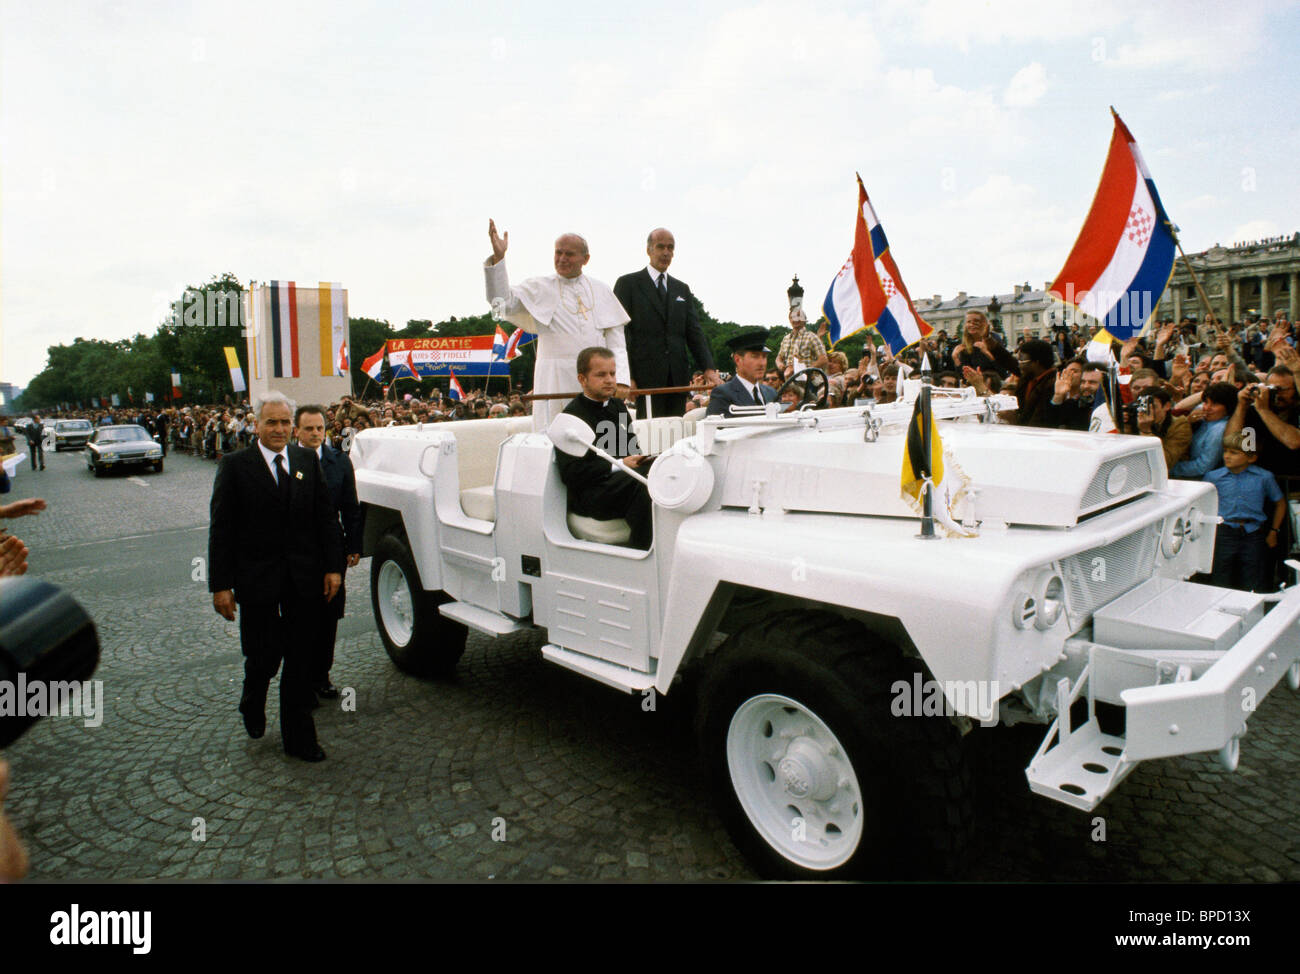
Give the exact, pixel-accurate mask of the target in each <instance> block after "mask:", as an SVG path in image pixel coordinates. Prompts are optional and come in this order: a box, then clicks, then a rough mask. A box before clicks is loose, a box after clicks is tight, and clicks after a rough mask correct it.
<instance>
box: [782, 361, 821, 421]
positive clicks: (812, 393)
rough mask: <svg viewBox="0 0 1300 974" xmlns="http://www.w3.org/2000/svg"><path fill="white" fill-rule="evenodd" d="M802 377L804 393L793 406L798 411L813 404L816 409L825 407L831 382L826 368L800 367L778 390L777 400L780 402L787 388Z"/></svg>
mask: <svg viewBox="0 0 1300 974" xmlns="http://www.w3.org/2000/svg"><path fill="white" fill-rule="evenodd" d="M805 376H807V378H806V379H804V377H805ZM800 379H804V382H803V395H802V396H801V397H800V399H799V401H798V402H797V403H795V404H794V405H793V406H792V407H791V408H792V409H793V410H794V411H795V412H798V411H799V410H801V409H803V407H804V406H806V405H809V404H811V405H812V407H813V408H814V409H825V408H826V394H827V392H828V391H829V390H830V384H831V382H830V379H829V377H827V375H826V372H825V370H824V369H815V368H808V369H800V370H799V371H798V372H796V373H794V375H792V376H790V378H788V379H786V380H785V382H783V383H782V384H781V388H780V389H778V390H777V391H776V401H777V402H780V401H781V397H782V396H784V395H785V393H786V390H787V389H789V388H790V387H791V386H793V385H794V384H795V383H796V382H798V381H799V380H800Z"/></svg>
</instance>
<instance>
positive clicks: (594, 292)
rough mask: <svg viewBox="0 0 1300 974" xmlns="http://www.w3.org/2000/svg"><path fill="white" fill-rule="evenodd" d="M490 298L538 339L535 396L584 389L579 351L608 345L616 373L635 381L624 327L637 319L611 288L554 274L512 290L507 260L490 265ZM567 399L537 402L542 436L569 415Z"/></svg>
mask: <svg viewBox="0 0 1300 974" xmlns="http://www.w3.org/2000/svg"><path fill="white" fill-rule="evenodd" d="M483 274H484V277H485V278H486V280H487V298H488V301H489V302H490V303H491V304H492V306H493V308H494V309H495V310H496V313H497V315H498V317H500V318H503V319H505V320H506V321H508V322H510V323H511V324H512V325H515V326H516V327H518V328H522V329H523V330H524V331H527V332H532V333H534V334H535V335H537V367H536V368H535V369H534V371H533V392H534V393H535V394H538V395H542V394H545V393H548V392H573V393H577V392H578V391H579V390H578V353H579V352H581V351H582V350H583V349H584V348H590V347H591V346H593V345H602V346H604V347H605V348H608V349H609V350H610V351H611V352H613V353H614V374H615V377H616V378H617V379H618V382H619V384H620V385H629V384H630V383H631V372H630V370H629V369H628V365H627V342H626V341H625V340H624V338H623V326H624V325H626V324H627V323H628V322H629V321H631V320H632V319H631V318H629V317H628V314H627V312H626V311H624V310H623V306H622V305H621V304H619V303H618V298H616V297H614V292H613V291H611V290H610V289H609V287H608V285H605V284H602V283H601V282H600V281H597V280H595V279H594V278H590V277H588V276H587V275H586V274H579V275H578V276H577V277H574V278H567V277H561V276H560V275H559V274H548V275H546V276H545V277H530V278H529V279H528V280H526V281H524V282H523V283H522V284H515V285H513V286H511V284H510V280H509V278H507V277H506V262H505V261H504V260H499V261H497V262H496V263H495V264H493V263H491V262H490V261H484V263H483ZM567 405H568V401H567V400H564V399H538V400H534V401H533V429H535V430H538V431H539V432H540V431H542V430H545V429H546V428H547V427H548V426H550V425H551V420H553V419H554V418H555V417H556V416H558V415H560V413H562V412H563V411H564V407H565V406H567Z"/></svg>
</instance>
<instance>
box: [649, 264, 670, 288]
mask: <svg viewBox="0 0 1300 974" xmlns="http://www.w3.org/2000/svg"><path fill="white" fill-rule="evenodd" d="M645 272H646V273H647V274H649V275H650V283H651V284H653V285H654V286H655V287H658V286H659V275H660V274H662V275H663V276H664V286H665V287H667V285H668V272H667V271H657V270H655V269H654V267H653V266H652V265H651V264H646V265H645Z"/></svg>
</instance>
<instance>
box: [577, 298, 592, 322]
mask: <svg viewBox="0 0 1300 974" xmlns="http://www.w3.org/2000/svg"><path fill="white" fill-rule="evenodd" d="M590 310H592V309H591V308H588V307H587V306H586V305H585V304H583V303H582V295H581V294H579V295H578V308H577V312H578V314H580V315H582V320H583V321H586V320H587V312H588V311H590Z"/></svg>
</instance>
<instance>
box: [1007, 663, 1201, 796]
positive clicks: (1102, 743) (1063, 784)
mask: <svg viewBox="0 0 1300 974" xmlns="http://www.w3.org/2000/svg"><path fill="white" fill-rule="evenodd" d="M1092 666H1093V662H1092V661H1090V662H1089V663H1088V664H1087V665H1086V666H1084V668H1083V672H1082V673H1080V674H1079V678H1078V680H1077V681H1075V683H1074V685H1073V686H1071V685H1070V681H1069V680H1068V679H1066V678H1064V677H1062V678H1061V679H1060V680H1058V681H1057V683H1056V720H1054V721H1052V725H1051V727H1049V728H1048V729H1047V736H1046V737H1044V738H1043V743H1042V744H1041V745H1040V746H1039V748H1038V752H1037V753H1036V754H1035V755H1034V757H1033V760H1032V761H1030V762H1029V767H1027V768H1025V777H1026V778H1028V779H1029V788H1030V790H1031V791H1033V792H1034V794H1036V795H1042V796H1043V797H1045V798H1052V799H1055V800H1056V801H1058V802H1061V803H1062V804H1065V805H1070V806H1072V807H1074V808H1080V809H1082V810H1083V811H1085V812H1090V811H1092V810H1093V809H1094V808H1096V807H1097V806H1098V805H1099V804H1100V803H1101V800H1102V799H1103V798H1105V797H1106V796H1107V795H1109V794H1110V793H1111V792H1112V791H1114V790H1115V788H1116V787H1117V786H1118V785H1119V783H1120V782H1121V781H1123V780H1124V779H1125V778H1126V777H1128V775H1129V772H1131V771H1132V770H1133V769H1134V768H1136V767H1137V766H1138V762H1137V761H1130V760H1128V759H1127V758H1126V757H1125V752H1124V747H1125V741H1124V738H1122V737H1116V736H1115V735H1113V734H1104V733H1102V730H1101V725H1100V724H1098V723H1097V713H1096V709H1095V700H1094V698H1093V690H1094V687H1093V682H1094V680H1093V672H1092ZM1183 672H1184V673H1185V672H1186V668H1184V669H1183ZM1085 687H1087V688H1088V717H1087V719H1086V720H1084V721H1083V722H1082V723H1080V724H1079V726H1078V727H1071V718H1070V708H1071V706H1072V705H1073V704H1074V702H1075V701H1076V700H1078V699H1079V696H1080V694H1081V693H1082V692H1083V690H1084V688H1085Z"/></svg>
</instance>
